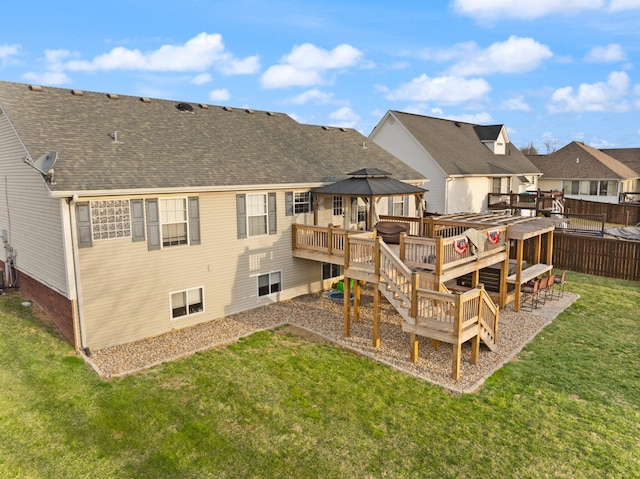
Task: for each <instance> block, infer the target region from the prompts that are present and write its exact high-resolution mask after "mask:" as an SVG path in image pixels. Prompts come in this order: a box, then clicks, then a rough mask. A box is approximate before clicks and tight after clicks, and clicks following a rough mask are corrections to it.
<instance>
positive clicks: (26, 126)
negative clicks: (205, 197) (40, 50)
mask: <svg viewBox="0 0 640 479" xmlns="http://www.w3.org/2000/svg"><path fill="white" fill-rule="evenodd" d="M0 108H1V111H0V115H2V114H4V115H6V118H8V119H9V121H10V122H11V124H12V125H13V127H14V128H15V130H16V132H17V133H18V135H19V136H20V139H21V141H22V142H23V144H24V145H25V147H26V149H27V151H28V154H29V155H30V156H31V157H32V158H33V159H36V158H38V157H40V156H41V155H43V154H45V153H47V152H50V151H56V152H57V153H58V159H57V162H56V164H55V184H51V185H50V186H49V187H50V188H51V190H52V192H53V194H54V195H55V194H59V195H62V194H67V193H75V192H103V193H108V192H109V191H114V190H118V191H138V190H143V191H150V190H153V191H160V190H163V189H178V188H184V189H199V190H205V189H208V188H211V189H216V188H220V187H226V188H227V189H228V188H229V187H233V186H242V185H276V184H310V185H312V186H318V185H321V184H327V183H332V182H335V181H338V180H341V179H343V178H344V177H345V176H346V174H347V173H348V172H351V171H354V170H357V169H360V168H380V169H383V170H387V171H391V172H393V176H394V178H397V179H400V180H420V179H423V178H424V177H423V175H421V174H420V173H418V172H416V171H415V170H413V169H412V168H410V167H409V166H407V165H406V164H405V163H403V162H401V161H400V160H398V159H397V158H396V157H394V156H393V155H391V154H390V153H388V152H387V151H386V150H384V149H383V148H381V147H379V146H377V145H376V144H375V143H373V142H370V141H368V140H367V138H366V137H365V136H363V135H362V134H361V133H359V132H358V131H356V130H353V129H350V128H328V127H321V126H313V125H302V124H300V123H298V122H296V121H295V120H294V119H293V118H291V117H289V116H287V115H285V114H282V113H271V112H266V111H258V110H255V111H253V110H248V109H245V108H227V107H221V106H212V105H199V104H196V103H186V102H180V101H170V100H160V99H148V98H140V97H134V96H125V95H112V94H105V93H97V92H80V91H77V90H68V89H60V88H50V87H42V88H41V87H35V88H34V87H30V86H29V85H25V84H19V83H9V82H0ZM16 161H21V159H20V158H16ZM25 168H28V166H26V165H25Z"/></svg>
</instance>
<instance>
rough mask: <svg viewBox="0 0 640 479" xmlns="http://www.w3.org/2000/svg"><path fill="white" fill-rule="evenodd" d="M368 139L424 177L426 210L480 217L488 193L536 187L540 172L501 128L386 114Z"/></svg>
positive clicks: (518, 190) (484, 209)
mask: <svg viewBox="0 0 640 479" xmlns="http://www.w3.org/2000/svg"><path fill="white" fill-rule="evenodd" d="M369 138H370V139H371V140H372V141H373V142H375V143H377V144H378V145H380V146H382V147H383V148H384V149H386V150H387V151H389V152H390V153H392V154H393V155H395V156H396V157H398V158H399V159H401V160H402V161H404V162H405V163H407V164H408V165H409V166H411V167H412V168H414V169H416V170H417V171H419V172H420V173H421V174H422V175H424V176H425V177H427V178H429V185H428V187H429V188H428V189H429V192H428V193H426V194H425V200H426V207H427V210H428V211H429V212H432V213H440V214H454V213H481V212H486V211H487V210H488V206H489V205H488V194H489V193H511V192H513V193H524V192H526V191H536V190H537V189H538V178H539V177H540V175H541V173H540V171H539V170H538V168H536V167H535V166H534V165H533V164H532V163H531V161H529V160H528V159H527V157H526V156H525V155H524V154H522V153H521V152H520V150H518V148H516V146H515V145H513V144H512V143H511V142H510V141H509V136H508V134H507V129H506V127H505V126H504V125H476V124H472V123H466V122H461V121H453V120H445V119H442V118H434V117H429V116H424V115H417V114H412V113H404V112H400V111H393V110H391V111H388V112H387V113H386V114H385V115H384V117H383V118H382V119H381V120H380V122H379V123H378V125H376V127H375V128H374V129H373V131H372V132H371V134H370V135H369Z"/></svg>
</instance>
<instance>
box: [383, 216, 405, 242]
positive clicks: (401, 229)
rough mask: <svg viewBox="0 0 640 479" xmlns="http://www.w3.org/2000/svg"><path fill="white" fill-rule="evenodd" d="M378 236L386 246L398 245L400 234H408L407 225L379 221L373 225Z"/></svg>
mask: <svg viewBox="0 0 640 479" xmlns="http://www.w3.org/2000/svg"><path fill="white" fill-rule="evenodd" d="M375 230H376V232H377V233H378V235H379V236H380V237H381V238H382V239H383V241H384V242H385V243H388V244H400V234H401V233H407V234H409V223H400V222H395V221H379V222H378V223H376V225H375Z"/></svg>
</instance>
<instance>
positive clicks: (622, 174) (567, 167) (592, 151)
mask: <svg viewBox="0 0 640 479" xmlns="http://www.w3.org/2000/svg"><path fill="white" fill-rule="evenodd" d="M529 159H530V160H531V161H532V163H533V164H535V165H536V166H537V167H538V169H540V171H542V174H543V175H544V176H543V178H545V179H574V178H575V179H627V178H637V177H638V176H640V174H639V173H636V172H635V171H633V170H632V169H631V168H629V167H628V166H626V165H625V164H623V163H621V162H620V161H618V160H616V159H615V158H613V157H611V156H609V155H607V154H606V153H604V152H602V151H600V150H598V149H596V148H592V147H590V146H588V145H585V144H584V143H582V142H579V141H573V142H571V143H569V144H568V145H566V146H564V147H562V148H560V149H559V150H556V151H554V152H553V153H549V154H548V155H530V156H529Z"/></svg>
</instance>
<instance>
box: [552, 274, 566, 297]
mask: <svg viewBox="0 0 640 479" xmlns="http://www.w3.org/2000/svg"><path fill="white" fill-rule="evenodd" d="M566 278H567V272H566V271H563V272H562V274H561V275H560V276H556V277H555V281H554V283H555V286H554V288H553V289H554V290H555V291H556V294H557V295H558V296H557V299H559V298H561V297H562V296H564V283H565V281H566Z"/></svg>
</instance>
